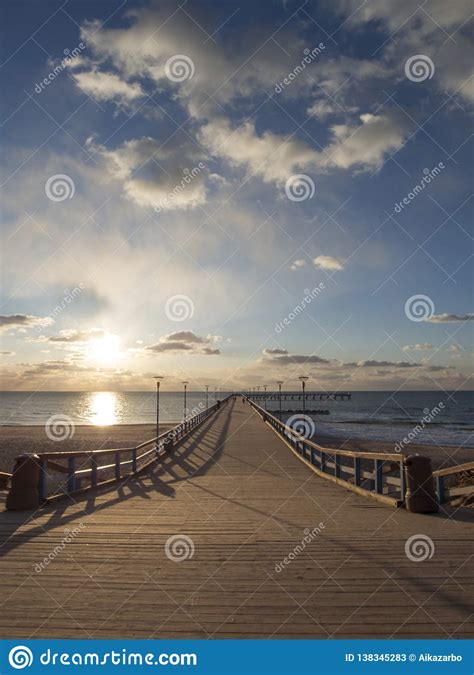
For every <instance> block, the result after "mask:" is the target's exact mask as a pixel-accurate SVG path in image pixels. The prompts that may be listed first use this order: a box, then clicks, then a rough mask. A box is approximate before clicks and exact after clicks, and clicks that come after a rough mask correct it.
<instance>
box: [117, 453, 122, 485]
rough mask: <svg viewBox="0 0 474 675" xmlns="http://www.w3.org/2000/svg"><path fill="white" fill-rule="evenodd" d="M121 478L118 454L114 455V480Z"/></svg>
mask: <svg viewBox="0 0 474 675" xmlns="http://www.w3.org/2000/svg"><path fill="white" fill-rule="evenodd" d="M121 477H122V475H121V467H120V452H116V453H115V479H116V480H120V478H121Z"/></svg>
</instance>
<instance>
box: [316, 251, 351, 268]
mask: <svg viewBox="0 0 474 675" xmlns="http://www.w3.org/2000/svg"><path fill="white" fill-rule="evenodd" d="M313 262H314V264H315V265H316V267H319V268H320V269H322V270H329V271H335V270H342V269H344V266H343V264H342V263H341V262H340V261H339V260H337V259H336V258H332V257H331V256H330V255H318V257H317V258H315V259H314V261H313Z"/></svg>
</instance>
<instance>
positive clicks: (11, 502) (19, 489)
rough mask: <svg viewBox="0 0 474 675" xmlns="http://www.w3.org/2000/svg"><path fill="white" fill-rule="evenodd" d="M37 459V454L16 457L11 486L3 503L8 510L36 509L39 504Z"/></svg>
mask: <svg viewBox="0 0 474 675" xmlns="http://www.w3.org/2000/svg"><path fill="white" fill-rule="evenodd" d="M39 461H40V458H39V457H38V455H19V456H18V457H17V458H16V464H15V468H14V470H13V474H12V479H11V488H10V492H9V493H8V495H7V501H6V504H5V506H6V508H7V510H8V511H23V510H25V511H26V510H29V509H36V508H38V506H39V505H40V499H39V492H38V484H39V475H40V467H39Z"/></svg>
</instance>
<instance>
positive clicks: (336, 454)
mask: <svg viewBox="0 0 474 675" xmlns="http://www.w3.org/2000/svg"><path fill="white" fill-rule="evenodd" d="M245 400H246V401H247V402H248V403H249V404H250V405H251V406H252V407H253V408H254V409H255V410H256V412H257V413H258V414H259V415H260V416H261V417H262V419H263V421H264V422H266V423H267V424H269V425H270V426H271V427H272V428H273V430H274V431H275V432H276V433H277V434H278V435H279V436H280V437H281V438H283V440H284V441H285V442H286V443H287V445H289V446H290V448H291V449H292V450H294V451H295V452H296V453H298V454H299V455H300V457H301V459H303V460H304V461H305V462H306V463H307V464H309V465H311V467H312V468H313V470H314V471H315V472H316V473H317V474H318V475H320V476H322V477H323V478H326V479H328V480H331V481H333V482H335V483H337V484H339V485H341V486H342V487H345V488H348V489H349V490H352V491H353V492H357V493H359V494H361V495H363V496H366V497H372V498H375V499H377V500H378V501H381V502H385V503H387V504H390V505H392V506H397V507H399V506H406V507H407V508H409V509H410V510H411V511H418V512H436V511H437V510H438V499H437V497H436V494H435V489H434V481H433V473H432V471H431V463H430V460H429V459H428V458H426V457H421V456H407V455H404V454H401V453H385V452H383V453H380V452H357V451H352V450H337V449H335V448H327V447H324V446H322V445H319V444H318V443H315V442H314V441H311V440H309V439H308V438H306V437H305V436H304V435H303V434H301V433H299V432H298V431H297V430H296V429H293V428H292V427H290V426H288V425H286V424H285V423H284V422H282V421H281V420H279V419H278V418H277V417H275V416H274V415H272V414H271V413H269V412H268V411H267V410H264V409H263V408H262V407H261V406H259V405H258V404H257V403H255V402H254V401H252V400H251V399H250V398H248V397H245Z"/></svg>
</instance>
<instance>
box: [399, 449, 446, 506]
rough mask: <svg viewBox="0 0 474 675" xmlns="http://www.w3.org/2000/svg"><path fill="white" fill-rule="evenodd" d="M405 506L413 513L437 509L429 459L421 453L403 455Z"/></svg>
mask: <svg viewBox="0 0 474 675" xmlns="http://www.w3.org/2000/svg"><path fill="white" fill-rule="evenodd" d="M403 464H404V468H405V484H406V487H407V491H406V494H405V506H406V509H407V511H412V512H413V513H437V512H438V511H439V504H438V499H437V496H436V490H435V483H434V478H433V471H432V468H431V459H430V458H429V457H423V456H422V455H409V456H408V457H405V459H404V461H403Z"/></svg>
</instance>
